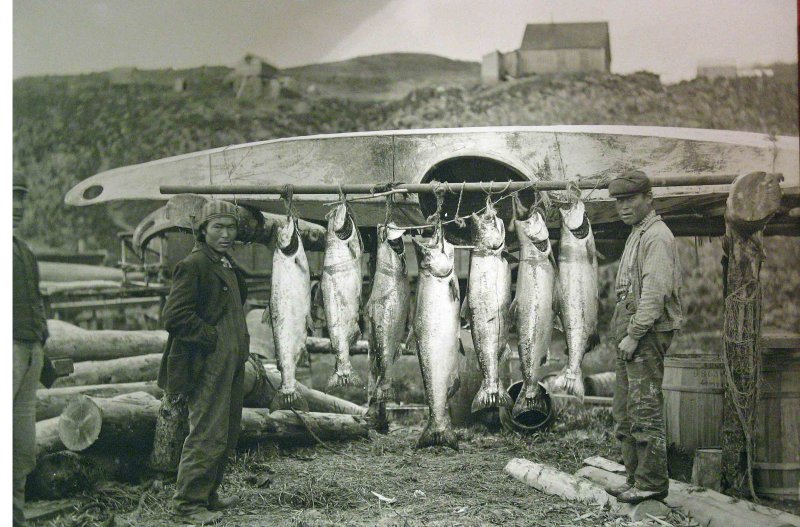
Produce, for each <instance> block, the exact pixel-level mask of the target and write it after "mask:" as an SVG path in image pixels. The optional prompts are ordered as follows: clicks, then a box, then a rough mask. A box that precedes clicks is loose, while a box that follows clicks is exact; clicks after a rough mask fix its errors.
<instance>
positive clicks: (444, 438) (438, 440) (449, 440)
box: [417, 421, 458, 451]
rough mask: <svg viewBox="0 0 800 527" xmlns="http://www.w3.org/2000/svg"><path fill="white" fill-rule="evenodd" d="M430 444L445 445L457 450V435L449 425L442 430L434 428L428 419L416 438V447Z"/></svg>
mask: <svg viewBox="0 0 800 527" xmlns="http://www.w3.org/2000/svg"><path fill="white" fill-rule="evenodd" d="M430 446H447V447H450V448H452V449H453V450H456V451H458V437H457V436H456V433H455V432H454V431H453V429H452V428H450V427H449V426H447V427H446V428H445V429H444V430H436V429H435V428H434V424H433V421H428V424H427V425H426V426H425V429H424V430H423V431H422V434H420V436H419V439H418V440H417V448H426V447H430Z"/></svg>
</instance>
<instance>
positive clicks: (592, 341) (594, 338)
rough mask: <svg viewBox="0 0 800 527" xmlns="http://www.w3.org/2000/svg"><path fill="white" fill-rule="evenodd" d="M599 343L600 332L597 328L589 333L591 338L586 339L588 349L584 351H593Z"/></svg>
mask: <svg viewBox="0 0 800 527" xmlns="http://www.w3.org/2000/svg"><path fill="white" fill-rule="evenodd" d="M598 344H600V334H599V333H598V332H597V330H595V331H594V332H592V334H591V335H589V338H588V339H587V341H586V350H585V351H584V353H588V352H590V351H592V350H593V349H594V348H595V347H596V346H597V345H598Z"/></svg>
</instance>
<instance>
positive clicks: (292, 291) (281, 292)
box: [269, 218, 311, 410]
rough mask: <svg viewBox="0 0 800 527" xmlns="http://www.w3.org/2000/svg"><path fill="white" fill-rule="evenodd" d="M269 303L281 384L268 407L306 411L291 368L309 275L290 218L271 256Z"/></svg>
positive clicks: (307, 301)
mask: <svg viewBox="0 0 800 527" xmlns="http://www.w3.org/2000/svg"><path fill="white" fill-rule="evenodd" d="M269 306H270V322H271V324H272V336H273V339H274V341H275V356H276V358H277V362H278V369H279V370H280V372H281V387H280V389H279V390H278V392H277V393H276V394H275V397H274V398H273V399H272V404H271V405H270V408H272V409H273V410H275V409H280V408H289V407H296V408H299V409H303V410H307V409H308V404H307V403H306V402H305V401H304V400H303V398H302V396H301V395H300V394H299V393H298V392H297V390H296V380H295V368H296V365H297V361H298V359H299V358H300V356H301V355H302V354H303V352H304V351H305V349H306V337H307V336H308V327H309V325H308V322H309V320H310V316H311V278H310V275H309V271H308V260H307V259H306V253H305V250H304V249H303V241H302V239H301V238H300V233H299V232H298V229H297V223H296V221H295V220H294V218H292V219H290V221H289V222H288V223H287V224H286V225H284V226H283V227H281V228H280V230H279V231H278V237H277V243H276V248H275V252H274V253H273V255H272V287H271V291H270V299H269Z"/></svg>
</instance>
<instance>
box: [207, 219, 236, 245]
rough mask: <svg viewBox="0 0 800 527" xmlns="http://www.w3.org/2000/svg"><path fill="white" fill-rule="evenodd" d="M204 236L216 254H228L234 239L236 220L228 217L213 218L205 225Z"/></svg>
mask: <svg viewBox="0 0 800 527" xmlns="http://www.w3.org/2000/svg"><path fill="white" fill-rule="evenodd" d="M205 234H206V244H208V246H209V247H211V248H212V249H214V250H215V251H217V252H218V253H225V252H228V250H229V249H230V248H231V247H232V246H233V240H235V239H236V220H234V219H233V218H228V217H222V218H214V219H213V220H211V221H209V222H208V225H206V229H205Z"/></svg>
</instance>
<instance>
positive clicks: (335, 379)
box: [328, 371, 363, 388]
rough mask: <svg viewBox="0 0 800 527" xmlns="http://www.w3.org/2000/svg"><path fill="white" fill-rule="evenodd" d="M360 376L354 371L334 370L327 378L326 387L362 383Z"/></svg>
mask: <svg viewBox="0 0 800 527" xmlns="http://www.w3.org/2000/svg"><path fill="white" fill-rule="evenodd" d="M362 384H363V381H362V380H361V377H360V376H359V375H358V374H357V373H356V372H354V371H349V372H341V371H335V372H333V375H331V376H330V378H329V379H328V388H335V387H337V386H355V385H362Z"/></svg>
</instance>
